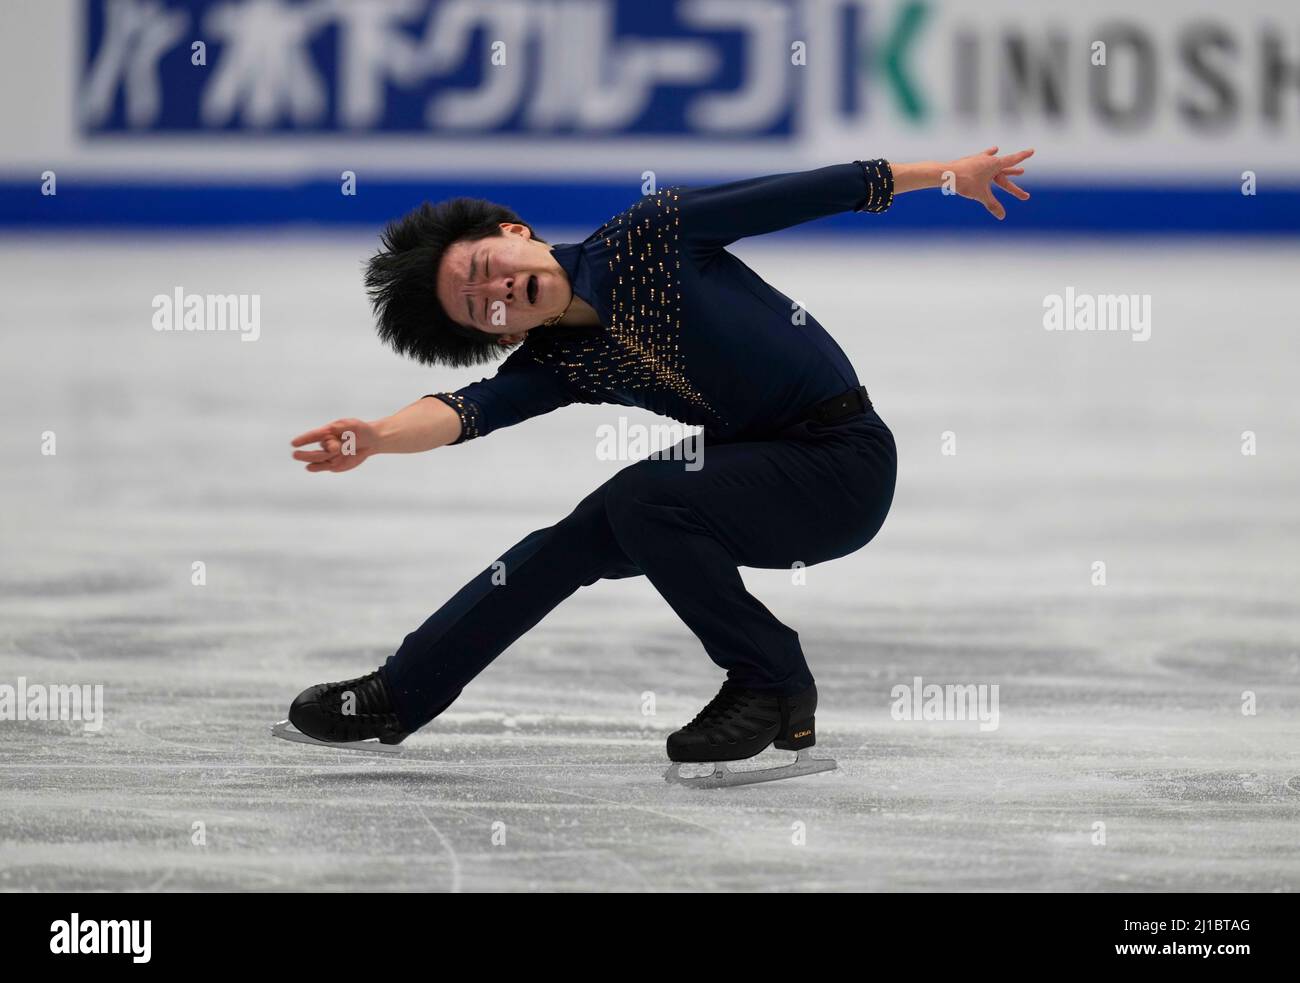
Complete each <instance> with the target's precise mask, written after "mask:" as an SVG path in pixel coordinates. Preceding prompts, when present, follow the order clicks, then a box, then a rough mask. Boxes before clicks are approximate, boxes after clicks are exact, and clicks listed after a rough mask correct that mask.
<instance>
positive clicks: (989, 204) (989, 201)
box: [982, 192, 1007, 222]
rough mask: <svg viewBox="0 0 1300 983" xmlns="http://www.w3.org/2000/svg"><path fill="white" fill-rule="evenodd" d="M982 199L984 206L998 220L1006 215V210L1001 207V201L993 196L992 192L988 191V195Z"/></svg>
mask: <svg viewBox="0 0 1300 983" xmlns="http://www.w3.org/2000/svg"><path fill="white" fill-rule="evenodd" d="M982 201H983V202H984V207H985V208H987V209H988V210H989V214H990V215H992V216H993V217H994V218H995V219H997V220H998V221H999V222H1001V221H1002V220H1003V219H1004V218H1006V217H1007V210H1006V209H1005V208H1003V207H1002V202H1000V201H998V200H997V199H996V198H994V197H993V193H992V192H989V195H988V197H987V198H984V199H982Z"/></svg>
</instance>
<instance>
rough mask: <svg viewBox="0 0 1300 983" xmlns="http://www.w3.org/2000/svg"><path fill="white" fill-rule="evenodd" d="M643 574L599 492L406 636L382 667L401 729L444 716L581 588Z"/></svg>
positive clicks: (509, 554)
mask: <svg viewBox="0 0 1300 983" xmlns="http://www.w3.org/2000/svg"><path fill="white" fill-rule="evenodd" d="M638 573H639V571H638V570H637V569H636V567H635V566H634V565H632V564H631V563H629V561H628V559H627V557H626V556H625V555H624V553H623V551H622V550H621V549H620V548H619V546H618V543H617V542H615V540H614V537H613V536H612V535H611V533H610V529H609V522H608V519H607V517H606V514H605V506H604V486H601V488H599V489H597V490H596V491H595V492H593V493H592V494H591V495H589V496H587V498H585V499H583V501H582V502H580V503H579V504H578V507H577V508H575V509H574V510H573V512H571V513H570V514H569V515H568V516H567V517H566V518H564V519H562V520H561V521H560V522H558V523H556V524H555V525H553V526H550V527H548V528H546V529H538V530H537V531H535V532H532V533H530V534H529V535H527V536H525V537H524V538H523V539H522V540H520V541H519V542H518V543H517V544H515V545H514V546H513V547H511V548H510V549H509V550H508V551H507V552H506V553H505V555H504V556H502V557H501V558H500V559H499V560H498V561H496V562H495V563H493V564H492V565H491V566H489V567H488V569H486V570H484V571H483V572H482V573H480V574H479V575H478V576H476V577H475V578H474V579H473V580H471V581H470V582H469V583H468V584H466V585H465V586H464V587H462V588H461V589H460V590H459V591H458V592H457V593H456V594H455V595H454V596H453V597H452V598H451V600H449V601H447V603H446V604H444V605H443V606H442V607H441V608H439V609H438V610H437V611H435V612H434V613H433V614H432V615H431V616H430V617H429V619H428V620H427V621H425V623H424V624H423V625H421V626H420V627H419V628H417V629H416V630H415V631H413V632H411V633H410V634H409V635H407V636H406V639H405V641H403V643H402V646H401V648H399V649H398V650H397V653H396V654H395V655H393V656H392V657H390V658H389V659H388V661H387V663H386V664H385V665H384V666H383V668H382V669H381V672H382V674H383V676H384V678H385V679H386V681H387V682H388V686H389V689H390V690H391V692H392V696H393V702H394V703H395V705H396V710H397V713H398V716H399V717H400V718H401V720H402V723H403V725H404V726H405V727H406V728H407V729H408V730H415V729H416V728H419V727H423V726H424V725H425V724H427V723H428V722H429V721H430V720H432V719H433V718H434V717H436V716H437V715H438V714H440V713H441V712H442V711H443V710H445V709H446V708H447V707H448V706H450V705H451V704H452V702H454V701H455V699H456V697H458V696H459V695H460V692H461V689H462V687H464V686H465V684H466V683H468V682H469V681H470V680H471V679H473V678H474V677H475V676H477V675H478V674H479V673H480V672H482V671H483V670H484V669H485V668H487V666H488V664H489V663H491V662H492V660H493V659H495V658H496V657H497V656H498V655H500V654H501V653H502V652H503V651H505V649H506V648H507V647H509V646H510V645H511V644H512V643H513V642H514V641H515V640H516V639H518V638H519V637H520V636H521V635H523V634H524V633H525V632H526V631H528V630H529V629H530V628H532V627H533V626H534V625H536V624H537V623H538V622H539V621H541V620H542V618H543V617H545V616H546V614H547V612H549V611H550V610H551V609H552V608H554V607H555V606H556V605H557V604H559V603H560V602H561V601H563V600H564V599H565V598H566V597H568V596H569V595H570V594H572V593H573V592H574V591H576V590H577V589H578V588H579V587H581V586H584V585H589V584H593V583H595V582H596V581H597V580H599V579H601V578H619V577H630V576H636V575H637V574H638Z"/></svg>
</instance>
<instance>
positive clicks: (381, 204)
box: [0, 174, 1300, 235]
mask: <svg viewBox="0 0 1300 983" xmlns="http://www.w3.org/2000/svg"><path fill="white" fill-rule="evenodd" d="M693 183H694V184H704V183H708V182H703V181H695V182H693ZM1026 183H1027V185H1028V187H1029V189H1030V190H1031V193H1032V194H1033V198H1032V200H1031V201H1029V202H1026V203H1024V204H1021V203H1020V202H1017V201H1015V200H1014V199H1011V198H1010V197H1009V196H1006V195H1002V194H1001V193H1000V192H999V196H1000V197H1001V198H1002V200H1003V202H1004V204H1005V205H1006V207H1007V211H1008V220H1007V221H1006V222H1004V223H999V222H995V221H993V219H992V218H991V217H990V216H988V215H987V214H986V213H985V212H984V210H983V208H981V207H980V206H979V205H977V204H976V203H974V202H968V201H963V200H961V199H957V198H953V197H951V196H944V195H942V194H940V193H938V192H937V191H931V192H916V193H914V194H911V195H909V196H908V197H907V198H906V199H905V200H903V201H900V202H899V203H898V206H902V207H898V206H896V207H895V208H894V209H891V210H890V212H888V213H886V214H884V215H870V216H868V215H854V214H844V215H836V216H833V217H831V218H828V219H824V220H822V221H820V222H816V223H813V224H812V225H810V226H805V227H804V228H807V229H810V230H819V231H821V230H824V231H846V230H850V229H853V230H860V229H861V228H862V226H863V225H864V224H866V225H869V226H870V228H871V229H872V230H873V231H874V232H888V231H891V230H894V231H898V232H922V231H925V232H931V231H942V232H967V231H969V232H993V231H997V232H998V233H999V234H1007V233H1014V232H1033V233H1074V234H1078V233H1083V234H1116V233H1119V234H1143V233H1162V234H1192V235H1206V234H1211V235H1212V234H1228V235H1297V234H1300V185H1292V186H1287V187H1279V188H1268V187H1264V188H1262V189H1261V190H1260V192H1259V194H1257V195H1255V196H1246V195H1242V194H1241V193H1240V190H1239V186H1238V185H1236V184H1224V185H1221V186H1209V185H1194V186H1178V187H1132V186H1130V187H1124V188H1118V189H1110V188H1100V187H1097V186H1095V185H1093V186H1081V185H1063V184H1054V185H1040V184H1037V183H1035V182H1033V181H1029V182H1026ZM639 190H640V189H639V187H637V186H635V185H624V184H608V183H606V184H600V183H572V182H571V183H562V184H546V183H542V182H531V183H521V182H501V181H482V180H473V179H467V180H464V181H457V182H449V181H446V180H442V179H440V180H438V181H416V180H409V179H404V180H385V181H378V180H367V179H366V178H365V177H364V175H363V176H361V178H360V179H359V181H358V185H357V194H356V195H355V196H344V195H343V194H341V193H340V191H339V183H338V182H335V181H311V182H306V183H293V184H274V183H269V182H265V183H256V184H239V185H232V184H181V183H167V184H144V183H129V182H121V181H115V182H104V181H93V182H82V181H78V180H77V179H76V178H75V177H73V176H72V175H71V174H68V175H67V176H66V177H65V176H62V175H60V177H59V178H58V194H57V195H52V196H43V195H41V193H40V181H39V179H38V178H37V177H36V176H35V175H33V176H32V178H31V179H28V180H24V181H22V182H17V181H14V180H5V181H0V228H9V229H24V230H29V231H34V230H42V229H65V228H66V229H86V228H97V227H99V228H136V229H149V228H155V229H164V228H175V227H179V228H218V227H225V228H239V227H256V226H283V225H292V224H298V223H306V224H320V225H329V226H348V225H356V226H367V227H372V228H373V227H376V226H379V225H381V224H382V223H383V222H385V221H387V220H388V219H391V218H394V217H396V216H398V215H400V214H402V213H403V212H405V211H407V210H408V209H410V208H411V207H412V206H414V205H416V204H418V203H419V202H421V201H423V200H426V199H427V200H430V201H438V200H440V199H442V198H450V197H453V196H455V195H472V196H476V197H483V198H490V199H492V200H495V201H499V202H501V203H503V204H507V205H510V206H512V207H513V208H514V209H515V210H516V211H518V212H520V213H521V214H522V215H523V216H524V217H525V218H526V219H527V220H528V221H529V222H530V223H533V224H535V225H537V226H540V227H548V226H551V227H553V226H566V227H574V226H576V227H595V226H597V225H599V224H601V223H602V222H604V221H605V220H606V219H608V218H609V217H610V216H611V215H614V214H616V213H617V212H619V211H622V210H623V209H624V208H626V207H627V206H628V205H629V204H631V202H632V201H633V200H635V198H636V197H637V195H638V193H639Z"/></svg>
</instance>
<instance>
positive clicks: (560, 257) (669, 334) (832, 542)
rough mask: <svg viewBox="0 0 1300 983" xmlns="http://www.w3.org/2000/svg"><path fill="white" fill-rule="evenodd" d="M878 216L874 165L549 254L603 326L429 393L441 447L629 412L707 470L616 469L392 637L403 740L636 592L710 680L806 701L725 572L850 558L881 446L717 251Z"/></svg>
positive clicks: (617, 222) (819, 339)
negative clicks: (699, 440)
mask: <svg viewBox="0 0 1300 983" xmlns="http://www.w3.org/2000/svg"><path fill="white" fill-rule="evenodd" d="M892 201H893V174H892V172H891V170H890V168H889V165H888V163H887V162H885V161H883V160H875V161H855V162H852V163H847V164H837V165H833V166H830V167H823V168H818V169H816V170H811V171H804V172H799V173H793V174H780V175H774V176H770V177H762V178H755V179H752V180H746V181H737V182H734V183H730V184H723V185H718V186H715V187H709V188H697V189H687V188H668V189H664V190H661V191H659V192H657V193H655V194H652V195H647V196H644V197H642V198H641V199H640V200H639V201H637V202H636V203H635V204H634V205H632V207H630V208H629V209H627V211H625V212H622V213H621V214H619V215H616V216H615V217H614V218H612V219H611V220H610V221H609V222H608V223H606V224H605V225H604V226H602V227H601V228H600V229H598V230H596V231H595V232H594V233H592V234H591V235H590V236H588V237H587V239H586V240H585V241H583V242H581V243H578V244H564V245H557V246H555V247H554V256H555V258H556V259H557V261H558V262H559V264H560V266H561V267H562V268H563V269H564V271H565V273H566V274H567V275H568V278H569V282H570V284H571V286H572V288H573V291H574V293H575V294H576V295H577V296H578V297H581V298H582V299H583V300H584V301H586V302H587V303H588V304H590V305H591V307H592V308H594V309H595V311H596V312H597V314H598V315H599V317H600V322H601V323H600V326H599V327H590V328H574V327H567V326H563V325H556V326H553V327H539V328H535V329H533V330H532V331H530V332H529V333H528V335H527V337H526V339H525V341H524V342H523V343H522V344H521V345H520V346H519V347H518V348H517V349H516V350H515V351H514V352H512V353H511V354H510V356H509V357H508V358H507V359H506V360H505V361H504V362H503V363H502V364H501V366H500V368H499V370H498V371H497V373H496V375H495V376H493V377H491V378H489V379H484V380H482V381H480V382H475V383H472V384H470V385H467V386H465V387H463V388H462V389H459V390H457V391H456V392H454V393H438V394H435V396H436V398H439V399H442V400H443V401H444V402H446V403H447V404H448V405H450V406H451V407H453V408H454V409H455V410H456V412H457V414H458V415H459V416H460V420H461V436H460V439H459V440H458V441H457V443H463V442H465V441H468V440H474V439H478V438H481V437H484V436H487V435H488V434H490V433H492V432H493V431H495V430H499V429H501V428H503V427H508V426H513V425H514V424H517V423H520V422H522V421H524V420H526V419H528V418H530V417H534V416H538V415H540V414H543V413H549V412H550V411H552V410H555V409H558V408H559V407H562V406H565V405H567V404H569V403H575V402H581V403H612V404H618V405H623V406H639V407H643V408H645V409H648V410H652V411H654V412H655V413H659V414H662V415H663V416H667V417H671V418H672V419H674V420H678V421H681V422H683V423H687V424H693V425H699V426H701V427H703V429H704V442H703V455H702V461H703V467H702V468H701V469H699V470H688V469H687V468H685V467H684V466H683V462H682V461H681V460H673V459H671V455H661V456H660V457H659V458H657V459H650V460H645V461H639V462H637V463H635V464H632V465H629V466H628V467H625V468H624V469H623V470H621V471H619V472H618V473H617V474H615V475H614V476H613V477H612V478H610V479H609V480H608V481H607V482H605V483H604V484H603V485H601V486H600V487H599V488H597V489H596V490H595V491H593V492H592V493H591V494H590V495H588V496H587V497H586V498H584V499H583V500H582V501H581V502H579V503H578V505H577V507H576V508H575V509H574V510H573V511H572V512H571V513H569V515H567V516H565V517H564V518H562V519H560V520H559V521H558V522H556V523H555V524H554V525H551V526H547V527H546V528H544V529H538V530H536V531H534V532H532V533H530V534H529V535H527V536H525V537H524V538H523V539H522V540H521V541H520V542H518V543H516V544H515V545H514V546H512V547H511V548H510V549H508V550H507V551H506V552H505V553H504V554H503V555H502V556H501V557H500V558H499V559H500V561H501V562H502V563H503V564H504V567H503V568H497V569H503V570H504V573H505V578H504V583H499V582H496V581H500V580H501V577H500V576H497V577H494V576H493V574H494V564H493V563H489V564H488V565H487V566H486V567H485V569H484V570H483V571H482V572H481V573H479V574H478V575H477V576H476V577H474V578H473V579H472V580H471V581H470V582H469V583H467V584H466V585H465V586H464V587H463V588H461V590H460V591H459V592H457V593H456V595H455V596H453V597H452V598H451V599H450V600H449V601H448V602H447V603H446V604H444V605H443V606H442V607H441V608H439V609H438V610H437V611H436V612H435V613H434V614H433V615H431V616H430V617H429V619H428V620H427V621H426V622H425V623H424V624H423V625H421V626H420V627H419V628H417V629H416V630H415V631H413V632H411V634H409V635H408V636H407V637H406V639H405V641H404V642H403V643H402V646H401V648H400V649H399V650H398V651H397V653H396V654H394V655H393V656H392V657H391V658H389V659H388V661H387V663H386V664H385V665H384V666H383V667H382V669H381V674H382V675H383V677H384V679H385V681H386V682H387V684H388V688H389V690H390V691H391V693H392V697H393V702H394V704H395V709H396V711H397V714H398V716H399V718H400V720H401V723H402V725H403V729H405V730H415V729H416V728H418V727H421V726H423V725H424V724H426V723H427V722H428V721H430V720H432V719H433V718H434V717H436V716H437V715H438V714H439V713H441V712H442V711H443V710H445V709H446V708H447V707H448V706H450V705H451V703H452V702H453V701H454V700H455V699H456V697H457V696H459V694H460V692H461V690H462V688H463V687H464V686H465V685H466V684H467V683H468V682H469V681H470V680H471V679H473V678H474V677H475V676H476V675H477V674H478V673H479V672H481V671H482V670H483V669H484V668H485V667H486V666H487V665H488V664H489V663H490V662H491V661H492V660H493V659H495V658H496V657H497V656H498V655H500V654H501V653H502V652H503V651H504V650H505V649H506V648H507V647H509V646H510V644H511V643H513V642H514V641H515V640H516V639H518V638H519V637H520V636H522V635H523V634H524V633H525V632H527V631H528V630H529V629H530V628H532V627H533V626H534V625H535V624H537V623H538V622H539V621H541V620H542V618H543V617H545V616H546V614H547V612H549V611H550V610H551V609H552V608H554V607H555V606H556V605H557V604H559V603H560V602H561V601H563V600H564V599H565V598H566V597H568V596H569V595H571V594H572V593H573V592H574V591H576V590H577V589H578V588H579V587H581V586H584V585H591V584H594V583H596V581H598V580H601V579H611V578H621V577H632V576H640V575H644V576H645V577H647V578H648V579H649V581H650V582H651V584H653V585H654V587H655V589H656V590H657V591H658V592H659V593H660V594H661V595H662V596H663V598H664V599H665V600H666V601H667V602H668V604H669V605H670V606H671V607H672V609H673V611H674V612H676V614H677V615H678V617H680V618H681V619H682V621H683V622H685V623H686V625H687V626H688V627H689V628H690V629H691V631H693V632H694V633H695V635H696V636H697V637H698V638H699V639H700V641H701V643H702V644H703V646H704V649H705V651H706V652H707V653H708V655H709V657H710V658H711V659H712V660H713V661H714V662H715V663H717V664H718V665H719V666H721V667H722V668H723V669H725V670H726V673H727V678H728V679H729V680H731V681H733V682H735V683H736V684H738V685H741V686H744V687H746V688H748V689H752V690H759V691H763V692H769V693H772V694H776V695H781V696H787V695H793V694H796V693H799V692H801V691H803V690H805V689H807V687H809V686H810V685H812V683H813V676H812V673H811V672H810V670H809V668H808V664H807V661H806V660H805V658H804V654H803V651H802V649H801V648H800V645H799V637H798V635H797V634H796V633H795V632H794V631H793V630H792V629H790V628H789V627H787V626H786V625H784V624H782V623H781V622H780V621H778V620H777V619H776V618H775V617H774V616H773V615H772V613H771V612H770V611H768V610H767V608H765V607H764V606H763V605H762V604H761V603H760V602H759V601H758V600H757V599H756V598H755V597H754V596H753V595H752V594H750V593H749V592H748V591H747V590H746V589H745V586H744V583H743V582H742V580H741V578H740V574H739V572H738V570H737V567H740V566H748V567H765V568H787V569H788V568H791V567H792V566H793V565H794V564H795V563H802V564H804V565H806V566H811V565H813V564H815V563H820V562H822V561H825V560H830V559H834V558H836V557H841V556H844V555H846V554H848V553H852V552H853V551H855V550H857V549H858V548H860V547H861V546H863V545H864V544H866V543H867V542H868V541H869V540H870V539H871V538H872V537H873V536H874V535H875V534H876V532H877V531H878V530H879V529H880V527H881V525H882V523H883V522H884V520H885V515H886V513H887V512H888V511H889V506H890V503H891V501H892V499H893V493H894V480H895V473H896V456H895V449H894V439H893V436H892V434H891V433H890V431H889V428H888V427H887V426H886V425H885V423H884V422H883V421H882V420H881V419H880V417H879V416H878V415H877V414H876V412H875V410H874V408H873V407H872V405H871V403H870V400H868V399H867V398H866V396H865V390H863V389H862V388H861V384H860V382H859V380H858V377H857V375H856V373H855V372H854V370H853V367H852V366H851V365H850V364H849V362H848V359H847V358H846V357H845V355H844V352H843V351H842V350H841V349H840V347H839V346H838V345H837V344H836V343H835V341H834V340H833V339H832V338H831V336H830V335H829V334H827V333H826V331H825V330H824V329H823V328H822V326H821V325H820V324H818V323H817V321H816V319H815V318H814V317H813V316H812V315H811V314H810V313H808V312H806V311H801V310H799V309H798V308H797V307H796V305H795V304H794V303H793V302H792V301H791V300H790V298H788V297H786V296H785V295H784V294H782V293H781V292H780V291H778V290H776V289H774V288H773V287H772V286H770V285H769V284H768V283H767V282H765V281H764V280H763V279H762V278H760V277H759V276H758V275H757V274H756V273H754V272H753V271H752V270H750V269H749V267H747V266H746V265H745V264H744V263H742V262H741V261H740V260H739V259H737V258H736V257H735V256H733V255H732V254H731V253H730V252H728V251H727V248H726V247H727V246H728V245H729V244H731V243H732V242H734V241H736V240H737V239H741V238H743V237H746V236H755V235H762V234H765V233H769V232H775V231H778V230H780V229H784V228H788V227H789V226H792V225H797V224H799V223H802V222H808V221H811V220H813V219H817V218H821V217H823V216H827V215H832V214H835V213H838V212H846V211H870V212H881V211H884V210H885V209H887V208H889V206H890V205H891V203H892Z"/></svg>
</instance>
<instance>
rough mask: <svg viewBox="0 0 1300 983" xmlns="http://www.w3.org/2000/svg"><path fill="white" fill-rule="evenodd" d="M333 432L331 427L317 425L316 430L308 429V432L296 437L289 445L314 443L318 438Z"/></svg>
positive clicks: (298, 445)
mask: <svg viewBox="0 0 1300 983" xmlns="http://www.w3.org/2000/svg"><path fill="white" fill-rule="evenodd" d="M333 432H334V431H333V430H331V429H330V428H329V427H317V428H316V429H315V430H308V431H307V432H306V433H302V434H299V435H298V436H297V437H294V438H293V440H292V441H291V442H290V444H289V446H290V447H301V446H302V445H303V444H314V443H316V442H317V441H318V440H321V439H323V438H325V437H328V436H330V435H331V434H332V433H333Z"/></svg>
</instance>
